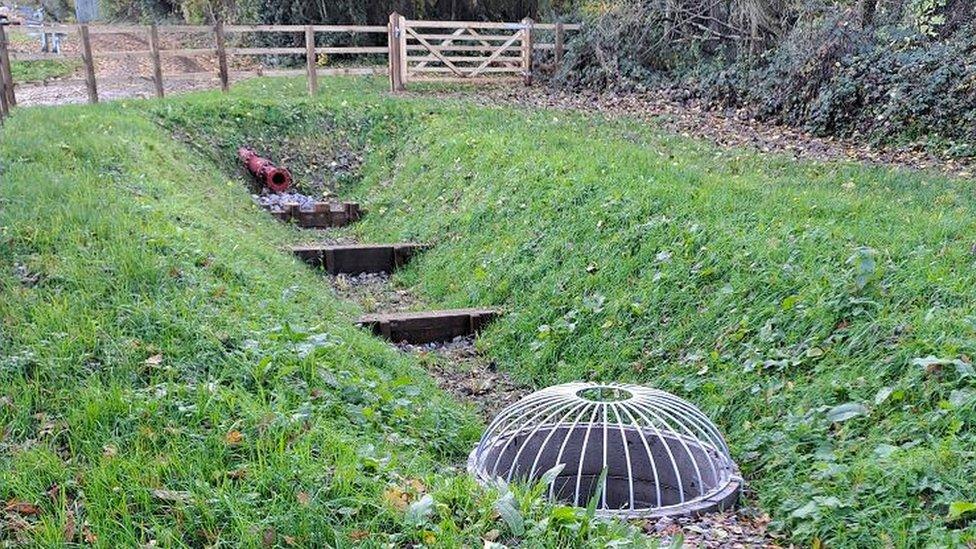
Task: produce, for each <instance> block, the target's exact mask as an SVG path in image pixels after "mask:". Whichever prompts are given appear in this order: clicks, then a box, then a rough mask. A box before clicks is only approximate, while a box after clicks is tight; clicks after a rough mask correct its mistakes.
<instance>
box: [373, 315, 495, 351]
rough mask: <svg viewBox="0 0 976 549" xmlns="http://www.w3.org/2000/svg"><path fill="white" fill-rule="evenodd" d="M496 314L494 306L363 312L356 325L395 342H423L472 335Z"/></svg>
mask: <svg viewBox="0 0 976 549" xmlns="http://www.w3.org/2000/svg"><path fill="white" fill-rule="evenodd" d="M496 316H498V312H497V311H495V310H493V309H452V310H443V311H423V312H416V313H388V314H375V315H365V316H363V317H360V319H359V321H358V324H359V325H360V326H362V327H364V328H368V329H370V330H372V332H373V333H374V334H376V335H378V336H383V337H385V338H386V339H388V340H390V341H392V342H394V343H403V342H406V343H412V344H422V343H432V342H435V341H450V340H452V339H454V338H455V337H459V336H469V335H475V334H477V333H478V332H479V331H481V329H482V328H483V327H485V325H487V324H488V323H489V322H491V321H492V320H493V319H494V318H495V317H496Z"/></svg>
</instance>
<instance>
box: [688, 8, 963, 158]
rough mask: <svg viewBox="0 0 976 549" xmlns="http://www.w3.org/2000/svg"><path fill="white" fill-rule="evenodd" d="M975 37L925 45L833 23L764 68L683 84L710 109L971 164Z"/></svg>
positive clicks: (902, 34) (914, 37)
mask: <svg viewBox="0 0 976 549" xmlns="http://www.w3.org/2000/svg"><path fill="white" fill-rule="evenodd" d="M974 30H976V25H969V26H966V27H962V28H961V29H959V30H958V31H957V32H955V33H954V34H953V35H952V36H950V37H948V38H947V39H945V40H939V41H932V40H929V39H927V38H925V37H923V36H920V35H919V34H917V33H908V32H906V31H904V30H899V29H892V28H887V29H883V30H879V31H877V32H875V33H871V34H869V33H866V32H864V31H860V30H858V29H853V28H851V27H850V26H849V25H846V24H845V23H844V21H843V20H842V19H840V18H838V19H833V20H830V21H825V22H822V23H820V24H817V25H815V26H814V27H813V28H811V29H809V30H807V29H801V30H798V31H797V32H796V33H795V34H796V35H798V36H796V37H795V38H792V39H791V40H788V41H787V42H786V43H785V44H784V45H783V46H782V47H780V48H779V49H778V50H777V51H776V52H774V53H773V54H772V55H770V56H769V58H768V60H764V62H763V63H760V64H749V63H742V64H738V65H733V66H731V67H729V68H727V69H724V70H721V71H716V72H713V73H711V74H705V75H704V76H703V77H701V78H699V79H693V80H691V81H690V82H689V83H690V84H691V87H692V88H693V90H694V92H695V93H696V94H697V95H698V96H699V97H701V98H703V99H705V100H706V101H707V102H708V103H709V104H711V105H713V106H717V107H731V106H736V107H746V108H747V109H749V110H750V111H752V112H753V113H754V114H755V115H756V116H757V117H759V118H761V119H767V120H773V121H776V122H782V123H786V124H790V125H796V126H803V127H805V128H806V129H808V130H810V131H812V132H814V133H816V134H819V135H834V136H843V137H867V138H870V139H872V140H875V141H904V140H918V139H923V140H927V141H931V142H935V143H937V144H939V145H942V146H944V147H946V148H948V149H949V151H950V152H951V153H952V154H955V155H959V156H969V155H973V154H974V152H976V151H974V150H973V144H976V63H974V62H973V59H974V57H973V56H974V53H976V37H974V35H973V31H974ZM817 44H819V46H817ZM967 60H968V61H967Z"/></svg>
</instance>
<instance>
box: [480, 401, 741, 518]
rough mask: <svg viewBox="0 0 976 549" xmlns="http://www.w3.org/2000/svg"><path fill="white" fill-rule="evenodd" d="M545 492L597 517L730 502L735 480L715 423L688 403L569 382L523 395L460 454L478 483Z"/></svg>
mask: <svg viewBox="0 0 976 549" xmlns="http://www.w3.org/2000/svg"><path fill="white" fill-rule="evenodd" d="M558 464H564V467H563V469H562V470H561V471H560V472H559V474H558V475H556V477H555V480H554V481H553V482H552V484H550V486H549V498H550V499H551V500H554V501H560V502H564V503H567V504H570V505H574V506H583V505H587V503H589V501H590V499H591V498H592V497H593V495H594V494H595V493H596V492H597V490H596V488H597V483H598V482H599V479H600V477H601V476H602V475H603V471H604V469H606V484H605V489H603V490H602V491H601V492H600V499H599V501H598V502H597V505H596V508H597V512H598V513H599V514H600V515H602V516H617V517H625V518H631V517H654V516H661V515H696V514H700V513H704V512H709V511H716V510H721V509H726V508H729V507H731V506H732V505H734V504H735V502H736V500H737V499H738V496H739V491H740V489H741V486H742V478H741V476H740V475H739V470H738V468H737V467H736V465H735V463H733V462H732V458H731V457H730V456H729V450H728V447H727V446H726V444H725V440H724V439H723V438H722V435H721V434H720V433H719V431H718V429H717V428H716V427H715V425H714V424H712V422H711V421H709V419H708V418H707V417H705V415H704V414H703V413H702V412H701V411H700V410H698V408H696V407H695V406H693V405H692V404H690V403H689V402H687V401H685V400H682V399H681V398H678V397H676V396H674V395H672V394H670V393H666V392H664V391H659V390H657V389H651V388H648V387H642V386H640V385H625V384H616V383H612V384H596V383H567V384H563V385H556V386H554V387H548V388H546V389H542V390H541V391H537V392H535V393H532V394H531V395H528V396H526V397H525V398H523V399H522V400H520V401H518V402H516V403H515V404H513V405H511V406H509V407H508V408H506V409H505V410H503V411H502V412H501V413H500V414H499V415H498V417H497V418H496V419H495V420H494V421H493V422H492V423H491V425H489V426H488V429H487V430H486V431H485V434H484V436H482V438H481V441H480V442H479V443H478V446H477V447H476V448H475V449H474V451H472V452H471V456H470V457H469V459H468V470H469V471H470V472H471V474H473V475H474V476H475V477H476V478H477V479H478V481H479V482H482V483H490V482H493V481H494V480H495V479H497V478H501V479H504V480H505V481H506V482H511V481H513V480H518V481H526V480H528V481H532V482H535V481H538V480H540V479H541V478H542V476H543V475H544V474H545V473H546V472H547V471H549V470H550V469H553V468H554V467H556V466H557V465H558Z"/></svg>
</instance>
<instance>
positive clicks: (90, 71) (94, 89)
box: [78, 25, 98, 103]
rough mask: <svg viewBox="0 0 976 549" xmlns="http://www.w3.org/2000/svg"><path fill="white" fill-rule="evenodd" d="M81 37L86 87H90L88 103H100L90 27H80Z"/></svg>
mask: <svg viewBox="0 0 976 549" xmlns="http://www.w3.org/2000/svg"><path fill="white" fill-rule="evenodd" d="M78 33H79V34H80V35H81V60H82V62H83V63H84V64H85V86H87V87H88V102H89V103H98V84H97V83H96V82H95V58H94V57H93V56H92V49H91V37H90V36H89V35H88V25H81V26H80V27H78Z"/></svg>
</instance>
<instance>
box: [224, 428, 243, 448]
mask: <svg viewBox="0 0 976 549" xmlns="http://www.w3.org/2000/svg"><path fill="white" fill-rule="evenodd" d="M243 440H244V434H243V433H241V432H240V431H238V430H236V429H233V430H230V431H228V432H227V435H225V436H224V442H226V443H227V444H228V445H229V446H237V445H238V444H240V443H241V441H243Z"/></svg>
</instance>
